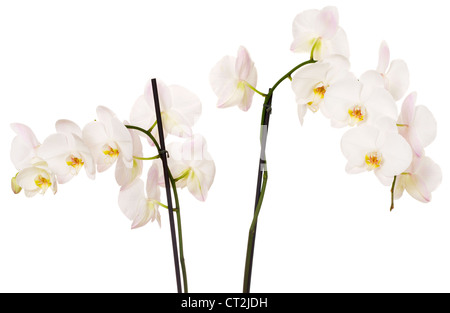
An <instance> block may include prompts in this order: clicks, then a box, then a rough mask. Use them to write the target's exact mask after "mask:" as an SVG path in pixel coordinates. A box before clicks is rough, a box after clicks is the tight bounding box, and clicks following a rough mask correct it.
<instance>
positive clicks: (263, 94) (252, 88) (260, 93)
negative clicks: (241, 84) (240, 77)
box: [245, 82, 267, 97]
mask: <svg viewBox="0 0 450 313" xmlns="http://www.w3.org/2000/svg"><path fill="white" fill-rule="evenodd" d="M245 84H246V85H247V87H248V88H250V89H251V90H253V91H254V92H256V93H257V94H259V95H261V96H263V97H267V95H266V94H265V93H263V92H261V91H259V90H258V89H256V88H255V87H253V86H252V85H250V84H249V83H248V82H245Z"/></svg>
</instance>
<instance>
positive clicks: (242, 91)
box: [209, 46, 258, 111]
mask: <svg viewBox="0 0 450 313" xmlns="http://www.w3.org/2000/svg"><path fill="white" fill-rule="evenodd" d="M257 80H258V78H257V72H256V68H255V65H254V63H253V61H252V59H251V58H250V55H249V53H248V51H247V49H245V48H244V47H242V46H241V47H239V49H238V53H237V57H233V56H225V57H223V58H222V59H221V60H220V61H219V62H218V63H217V64H216V65H215V66H214V67H213V69H212V70H211V72H210V74H209V81H210V84H211V87H212V89H213V91H214V92H215V94H216V95H217V97H218V101H217V107H218V108H228V107H231V106H235V105H237V106H238V107H239V108H240V109H241V110H242V111H247V110H248V109H249V108H250V106H251V104H252V100H253V95H254V94H255V91H256V89H255V88H256V83H257Z"/></svg>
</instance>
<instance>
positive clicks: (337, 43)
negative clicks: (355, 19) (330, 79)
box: [316, 27, 350, 60]
mask: <svg viewBox="0 0 450 313" xmlns="http://www.w3.org/2000/svg"><path fill="white" fill-rule="evenodd" d="M332 54H339V55H342V56H344V57H346V58H348V57H349V56H350V48H349V46H348V39H347V34H346V33H345V31H344V30H343V29H342V28H341V27H339V28H338V30H337V31H336V34H335V35H334V37H333V38H331V39H330V41H329V47H328V51H327V53H326V55H325V56H327V55H332ZM316 60H318V59H316Z"/></svg>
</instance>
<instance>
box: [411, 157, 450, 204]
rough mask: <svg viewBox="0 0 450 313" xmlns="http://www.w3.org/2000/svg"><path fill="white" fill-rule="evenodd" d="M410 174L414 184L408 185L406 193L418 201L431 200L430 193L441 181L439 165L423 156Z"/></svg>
mask: <svg viewBox="0 0 450 313" xmlns="http://www.w3.org/2000/svg"><path fill="white" fill-rule="evenodd" d="M412 176H413V177H414V178H415V181H414V182H415V185H413V186H408V188H407V191H408V193H410V195H411V196H413V197H414V198H415V199H417V200H419V201H422V202H429V201H431V193H432V192H433V191H434V190H436V188H437V187H438V186H439V185H440V184H441V182H442V170H441V168H440V167H439V165H437V164H436V163H435V162H434V161H433V160H432V159H430V158H429V157H423V158H421V159H420V160H419V164H418V166H417V168H416V171H415V173H413V175H412Z"/></svg>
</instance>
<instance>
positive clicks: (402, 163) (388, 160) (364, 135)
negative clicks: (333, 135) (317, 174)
mask: <svg viewBox="0 0 450 313" xmlns="http://www.w3.org/2000/svg"><path fill="white" fill-rule="evenodd" d="M378 125H379V126H378V127H375V126H373V125H363V126H361V127H356V128H352V129H350V130H348V131H347V132H346V133H345V134H344V135H343V136H342V141H341V149H342V153H343V154H344V156H345V157H346V158H347V166H346V168H345V169H346V171H347V172H348V173H350V174H356V173H361V172H365V171H373V172H374V173H375V175H376V176H377V177H378V179H379V180H380V181H381V183H383V184H384V185H389V184H391V183H392V181H393V179H394V177H395V176H397V175H399V174H401V173H403V172H404V171H405V170H406V169H407V168H408V167H409V166H410V164H411V161H412V151H411V147H410V145H409V144H408V142H407V141H406V140H405V139H404V138H403V137H402V136H401V135H399V134H398V132H397V130H396V128H395V124H392V123H391V122H389V121H387V119H386V121H384V122H383V123H379V124H378ZM392 125H394V126H392Z"/></svg>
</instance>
